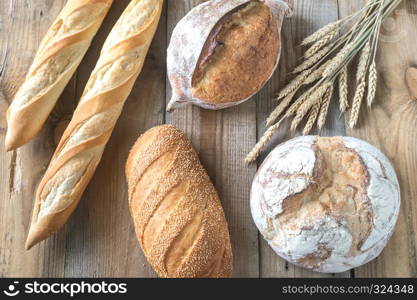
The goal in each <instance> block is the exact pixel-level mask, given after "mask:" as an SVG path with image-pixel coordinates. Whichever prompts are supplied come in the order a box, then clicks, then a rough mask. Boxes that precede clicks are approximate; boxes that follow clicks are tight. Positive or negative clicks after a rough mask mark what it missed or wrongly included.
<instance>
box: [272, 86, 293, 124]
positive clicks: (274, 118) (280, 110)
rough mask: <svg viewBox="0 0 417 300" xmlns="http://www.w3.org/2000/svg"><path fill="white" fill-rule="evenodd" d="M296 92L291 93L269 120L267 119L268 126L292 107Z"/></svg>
mask: <svg viewBox="0 0 417 300" xmlns="http://www.w3.org/2000/svg"><path fill="white" fill-rule="evenodd" d="M295 93H296V91H294V92H292V93H290V94H289V95H288V96H286V97H285V98H284V99H282V100H281V102H280V103H279V104H278V106H277V107H276V108H275V109H274V110H273V111H272V113H271V114H270V115H269V117H268V119H266V126H271V125H272V124H273V123H274V122H275V120H276V119H278V117H279V116H280V115H281V114H282V113H283V112H284V110H285V109H286V108H287V107H288V106H289V105H290V103H291V101H292V98H294V96H295Z"/></svg>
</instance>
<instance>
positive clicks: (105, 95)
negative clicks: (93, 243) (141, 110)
mask: <svg viewBox="0 0 417 300" xmlns="http://www.w3.org/2000/svg"><path fill="white" fill-rule="evenodd" d="M162 5H163V0H132V1H131V2H130V4H129V5H128V6H127V8H126V9H125V11H124V12H123V14H122V15H121V17H120V18H119V20H118V21H117V23H116V25H115V26H114V28H113V29H112V31H111V33H110V34H109V36H108V38H107V40H106V42H105V44H104V46H103V49H102V51H101V55H100V58H99V60H98V62H97V65H96V67H95V69H94V70H93V72H92V74H91V76H90V79H89V81H88V82H87V85H86V88H85V90H84V93H83V96H82V98H81V100H80V102H79V104H78V106H77V108H76V110H75V112H74V115H73V117H72V119H71V122H70V123H69V125H68V127H67V129H66V130H65V132H64V134H63V136H62V138H61V140H60V142H59V144H58V146H57V149H56V151H55V154H54V155H53V157H52V160H51V162H50V164H49V167H48V169H47V171H46V173H45V175H44V177H43V178H42V180H41V182H40V184H39V187H38V189H37V193H36V199H35V205H34V209H33V217H32V224H31V226H30V229H29V235H28V238H27V241H26V248H31V247H32V246H33V245H35V244H36V243H38V242H40V241H42V240H44V239H45V238H47V237H48V236H50V235H51V234H52V233H54V232H55V231H56V230H58V229H59V228H60V227H61V226H62V225H63V224H65V222H66V221H67V219H68V217H69V216H70V215H71V213H72V211H73V210H74V209H75V207H76V206H77V204H78V201H79V200H80V198H81V195H82V193H83V191H84V189H85V188H86V186H87V184H88V183H89V181H90V179H91V177H92V176H93V173H94V171H95V169H96V167H97V165H98V163H99V162H100V159H101V156H102V153H103V151H104V148H105V146H106V143H107V141H108V140H109V138H110V135H111V133H112V131H113V128H114V126H115V124H116V122H117V119H118V118H119V116H120V113H121V111H122V108H123V104H124V102H125V100H126V99H127V97H128V95H129V94H130V92H131V89H132V87H133V84H134V82H135V81H136V78H137V77H138V75H139V73H140V71H141V69H142V66H143V63H144V60H145V57H146V54H147V52H148V49H149V46H150V44H151V41H152V38H153V36H154V33H155V31H156V28H157V26H158V22H159V18H160V15H161V11H162Z"/></svg>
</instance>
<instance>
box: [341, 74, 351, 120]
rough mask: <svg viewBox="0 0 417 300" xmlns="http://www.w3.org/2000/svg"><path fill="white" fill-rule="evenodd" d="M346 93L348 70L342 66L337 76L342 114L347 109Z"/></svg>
mask: <svg viewBox="0 0 417 300" xmlns="http://www.w3.org/2000/svg"><path fill="white" fill-rule="evenodd" d="M348 93H349V91H348V68H347V66H344V67H343V69H342V70H341V72H340V75H339V104H340V111H341V112H342V113H343V112H345V111H346V110H347V109H348V107H349V100H348Z"/></svg>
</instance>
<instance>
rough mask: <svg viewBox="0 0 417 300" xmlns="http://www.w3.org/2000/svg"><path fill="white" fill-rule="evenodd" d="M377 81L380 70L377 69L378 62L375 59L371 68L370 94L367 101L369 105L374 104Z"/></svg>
mask: <svg viewBox="0 0 417 300" xmlns="http://www.w3.org/2000/svg"><path fill="white" fill-rule="evenodd" d="M377 83H378V72H377V70H376V63H375V60H374V61H373V62H372V64H371V66H370V68H369V83H368V96H367V101H366V102H367V104H368V106H369V107H371V106H372V103H373V101H374V99H375V95H376V87H377Z"/></svg>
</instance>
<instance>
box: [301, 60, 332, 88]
mask: <svg viewBox="0 0 417 300" xmlns="http://www.w3.org/2000/svg"><path fill="white" fill-rule="evenodd" d="M329 63H330V61H327V62H325V63H324V64H322V65H321V66H320V67H319V68H317V69H316V70H315V71H313V72H312V73H311V74H310V75H309V76H308V77H307V78H306V79H305V80H304V82H303V85H307V84H312V83H313V82H315V81H317V80H319V79H320V78H321V77H322V75H323V72H324V70H325V69H326V68H327V66H328V65H329Z"/></svg>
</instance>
